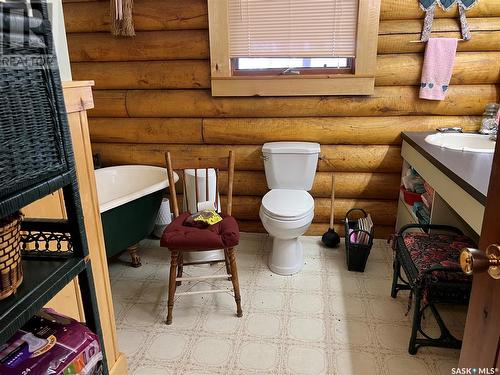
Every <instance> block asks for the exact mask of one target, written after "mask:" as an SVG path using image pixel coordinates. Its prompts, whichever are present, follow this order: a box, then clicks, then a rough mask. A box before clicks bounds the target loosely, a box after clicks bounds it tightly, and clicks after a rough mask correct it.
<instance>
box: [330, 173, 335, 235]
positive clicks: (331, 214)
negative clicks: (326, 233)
mask: <svg viewBox="0 0 500 375" xmlns="http://www.w3.org/2000/svg"><path fill="white" fill-rule="evenodd" d="M334 200H335V175H334V174H333V173H332V200H331V202H330V229H333V218H334V206H333V202H334Z"/></svg>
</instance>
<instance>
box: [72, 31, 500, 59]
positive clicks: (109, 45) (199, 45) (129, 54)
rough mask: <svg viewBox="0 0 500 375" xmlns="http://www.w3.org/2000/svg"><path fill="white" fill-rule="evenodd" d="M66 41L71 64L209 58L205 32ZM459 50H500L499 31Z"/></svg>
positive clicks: (404, 39)
mask: <svg viewBox="0 0 500 375" xmlns="http://www.w3.org/2000/svg"><path fill="white" fill-rule="evenodd" d="M433 36H436V37H450V38H455V37H456V38H460V33H459V32H458V31H449V32H434V33H433ZM67 38H68V49H69V54H70V59H71V61H72V62H90V61H154V60H185V59H208V58H209V44H208V31H207V30H176V31H140V32H137V33H136V36H135V37H134V38H116V37H114V36H113V35H111V34H109V33H69V34H67ZM419 38H420V31H415V32H413V33H405V34H402V33H400V34H387V35H380V36H379V38H378V53H379V54H388V53H410V52H422V51H423V50H424V48H425V43H410V42H411V41H413V40H418V39H419ZM458 51H460V52H478V51H500V31H499V30H493V31H488V30H486V31H481V30H478V31H472V39H471V40H469V41H467V42H461V43H459V44H458Z"/></svg>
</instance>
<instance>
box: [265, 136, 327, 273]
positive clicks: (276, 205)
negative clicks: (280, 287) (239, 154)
mask: <svg viewBox="0 0 500 375" xmlns="http://www.w3.org/2000/svg"><path fill="white" fill-rule="evenodd" d="M319 153H320V146H319V144H318V143H312V142H268V143H265V144H264V145H263V146H262V159H263V160H264V171H265V172H266V182H267V186H268V187H269V189H271V190H270V191H269V192H268V193H267V194H266V195H264V197H263V198H262V204H261V206H260V211H259V216H260V220H261V221H262V224H263V225H264V228H265V229H266V231H267V232H268V233H269V235H270V236H271V237H272V239H273V248H272V252H271V254H270V256H269V261H268V265H269V269H270V270H271V271H273V272H275V273H277V274H280V275H292V274H294V273H297V272H299V271H300V270H301V269H302V266H303V265H304V254H303V251H302V245H301V244H300V241H299V237H300V236H302V235H303V234H304V233H305V232H306V231H307V229H308V228H309V226H310V225H311V222H312V220H313V217H314V199H313V197H312V196H311V194H309V193H308V191H309V190H311V188H312V185H313V181H314V175H315V174H316V166H317V164H318V157H319Z"/></svg>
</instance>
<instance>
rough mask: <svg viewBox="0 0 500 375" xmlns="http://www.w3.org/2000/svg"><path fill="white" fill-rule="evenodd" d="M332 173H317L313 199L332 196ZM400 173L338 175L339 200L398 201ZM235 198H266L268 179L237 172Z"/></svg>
mask: <svg viewBox="0 0 500 375" xmlns="http://www.w3.org/2000/svg"><path fill="white" fill-rule="evenodd" d="M331 176H332V173H331V172H317V173H316V176H315V178H314V184H313V187H312V189H311V191H310V193H311V195H312V196H313V197H317V198H329V197H330V196H331ZM400 182H401V174H400V173H354V172H336V173H335V196H336V197H337V198H363V199H393V200H395V199H397V198H398V195H399V189H398V188H399V184H400ZM233 184H234V186H233V194H234V195H254V196H258V197H262V196H263V195H264V194H266V193H267V192H268V191H269V189H268V187H267V184H266V176H265V174H264V172H261V171H235V173H234V180H233ZM220 192H221V194H226V193H227V172H224V171H221V172H220Z"/></svg>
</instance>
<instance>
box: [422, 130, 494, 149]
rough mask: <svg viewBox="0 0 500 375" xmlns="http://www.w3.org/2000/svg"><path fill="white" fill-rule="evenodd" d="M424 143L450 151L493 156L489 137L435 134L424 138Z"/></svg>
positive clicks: (469, 134)
mask: <svg viewBox="0 0 500 375" xmlns="http://www.w3.org/2000/svg"><path fill="white" fill-rule="evenodd" d="M425 141H426V142H427V143H429V144H431V145H435V146H440V147H444V148H448V149H450V150H458V151H469V152H485V153H488V154H493V153H494V152H495V141H492V140H491V139H490V136H489V135H482V134H472V133H436V134H431V135H428V136H427V137H425Z"/></svg>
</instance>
